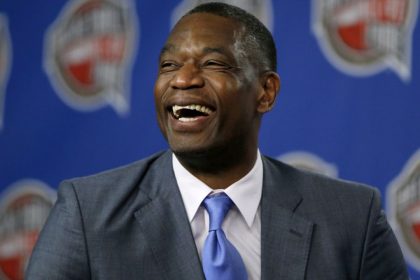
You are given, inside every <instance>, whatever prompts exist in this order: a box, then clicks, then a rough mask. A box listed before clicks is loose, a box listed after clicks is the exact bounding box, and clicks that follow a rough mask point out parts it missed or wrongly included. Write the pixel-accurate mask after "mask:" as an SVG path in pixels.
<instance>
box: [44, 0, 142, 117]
mask: <svg viewBox="0 0 420 280" xmlns="http://www.w3.org/2000/svg"><path fill="white" fill-rule="evenodd" d="M137 25H138V20H137V15H136V14H135V7H134V1H133V0H71V1H69V2H68V4H67V5H66V6H65V7H64V9H63V11H62V12H61V14H60V15H59V17H58V18H57V19H56V21H55V22H54V23H53V25H52V26H51V27H50V29H49V31H48V33H47V36H46V42H45V54H44V55H45V68H46V72H47V74H48V76H49V78H50V81H51V82H52V84H53V86H54V88H55V90H56V92H57V93H58V94H59V96H60V97H61V98H62V100H63V101H64V102H66V103H67V104H68V105H70V106H71V107H73V108H75V109H79V110H86V111H90V110H95V109H98V108H100V107H103V106H105V105H110V106H112V107H113V108H114V109H115V110H116V111H117V112H118V113H119V114H126V113H128V111H129V107H130V101H129V96H130V95H129V94H130V84H131V64H132V61H133V56H134V51H135V50H136V48H137V46H136V42H137V33H138V32H137Z"/></svg>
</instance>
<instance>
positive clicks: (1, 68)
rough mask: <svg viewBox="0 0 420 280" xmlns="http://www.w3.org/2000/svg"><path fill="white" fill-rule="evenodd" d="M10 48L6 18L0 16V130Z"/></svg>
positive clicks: (10, 53) (0, 127) (10, 55)
mask: <svg viewBox="0 0 420 280" xmlns="http://www.w3.org/2000/svg"><path fill="white" fill-rule="evenodd" d="M11 57H12V48H11V40H10V35H9V28H8V26H7V18H6V16H4V15H2V14H0V130H1V129H2V127H3V116H4V101H5V97H6V84H7V80H8V78H9V69H10V64H11Z"/></svg>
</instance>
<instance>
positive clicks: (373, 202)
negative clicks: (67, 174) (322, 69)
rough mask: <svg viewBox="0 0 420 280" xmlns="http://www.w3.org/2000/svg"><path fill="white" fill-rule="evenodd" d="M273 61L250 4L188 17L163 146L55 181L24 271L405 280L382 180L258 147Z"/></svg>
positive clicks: (166, 78) (270, 99)
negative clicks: (301, 164) (334, 171)
mask: <svg viewBox="0 0 420 280" xmlns="http://www.w3.org/2000/svg"><path fill="white" fill-rule="evenodd" d="M275 71H276V51H275V46H274V41H273V39H272V36H271V34H270V33H269V31H268V30H267V29H266V28H265V27H264V26H263V25H262V24H261V23H260V22H259V21H258V20H257V19H256V18H254V17H253V16H251V15H249V14H248V13H246V12H244V11H242V10H240V9H238V8H236V7H232V6H229V5H226V4H214V3H213V4H203V5H200V6H198V7H197V8H195V9H193V10H192V11H190V12H189V13H188V14H187V15H185V16H184V17H183V18H182V19H181V20H180V21H179V22H178V23H177V25H176V26H175V27H174V29H173V30H172V32H171V34H170V36H169V38H168V40H167V42H166V44H165V46H164V47H163V49H162V51H161V54H160V66H159V74H158V78H157V81H156V85H155V103H156V111H157V116H158V122H159V125H160V128H161V130H162V133H163V135H164V136H165V138H166V139H167V141H168V143H169V146H170V148H171V151H168V152H164V153H159V154H156V155H153V156H151V157H149V158H147V159H144V160H141V161H139V162H137V163H134V164H131V165H128V166H125V167H122V168H119V169H116V170H112V171H108V172H105V173H101V174H98V175H94V176H90V177H85V178H79V179H73V180H69V181H65V182H64V183H62V185H61V186H60V189H59V194H58V200H57V203H56V205H55V207H54V209H53V210H52V212H51V215H50V217H49V219H48V221H47V223H46V225H45V228H44V230H43V232H42V234H41V236H40V238H39V241H38V243H37V246H36V248H35V250H34V253H33V255H32V258H31V262H30V264H29V267H28V271H27V279H148V280H149V279H204V278H207V279H247V278H248V279H287V280H291V279H323V280H325V279H334V280H337V279H378V280H379V279H381V280H382V279H407V278H408V277H407V272H406V269H405V265H404V261H403V259H402V256H401V251H400V249H399V247H398V244H397V242H396V240H395V237H394V235H393V233H392V230H391V229H390V227H389V225H388V223H387V221H386V218H385V216H384V214H383V211H382V210H381V208H380V197H379V194H378V191H377V190H374V189H372V188H369V187H366V186H362V185H358V184H355V183H350V182H343V181H337V180H333V179H330V178H326V177H323V176H320V175H315V174H310V173H306V172H303V171H298V170H296V169H294V168H292V167H290V166H287V165H285V164H282V163H280V162H278V161H275V160H273V159H270V158H267V157H264V156H261V155H260V154H259V151H258V131H259V127H260V123H261V118H262V115H263V114H264V113H266V112H267V111H269V110H270V109H271V108H272V106H273V104H274V101H275V99H276V96H277V92H278V90H279V87H280V80H279V76H278V75H277V74H276V72H275ZM221 192H222V193H224V194H221ZM222 200H223V201H227V204H217V203H218V202H217V203H216V204H212V203H213V202H214V201H222ZM223 203H224V202H223ZM212 205H213V206H212ZM214 205H216V206H215V207H214ZM220 205H223V206H220ZM226 205H228V206H226ZM212 207H213V208H212ZM214 212H217V213H219V212H223V214H221V215H219V216H217V215H218V214H217V215H216V214H214ZM226 212H227V214H226ZM219 214H220V213H219ZM215 215H216V216H217V218H214V217H216V216H215ZM216 219H219V220H220V221H219V224H220V223H222V224H223V226H220V225H218V226H215V224H216V222H215V220H216ZM209 220H210V221H209ZM209 224H210V225H209ZM214 242H215V243H214ZM215 244H216V245H215ZM213 245H214V246H213ZM217 262H219V263H217ZM231 262H232V263H234V264H232V263H231ZM220 263H223V264H222V265H220ZM226 273H230V276H229V277H230V278H229V277H227V276H225V274H226ZM235 273H236V274H235ZM238 275H240V276H238Z"/></svg>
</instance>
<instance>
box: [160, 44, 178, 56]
mask: <svg viewBox="0 0 420 280" xmlns="http://www.w3.org/2000/svg"><path fill="white" fill-rule="evenodd" d="M174 49H175V46H174V45H172V44H166V45H164V46H163V48H162V49H161V50H160V53H159V58H161V57H162V55H164V54H165V53H167V52H170V51H172V50H174Z"/></svg>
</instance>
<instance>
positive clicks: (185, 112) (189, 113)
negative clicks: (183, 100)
mask: <svg viewBox="0 0 420 280" xmlns="http://www.w3.org/2000/svg"><path fill="white" fill-rule="evenodd" d="M168 110H169V112H170V113H171V114H172V116H173V117H174V118H175V119H177V120H179V121H181V122H191V121H195V120H197V119H198V118H200V117H208V116H209V115H210V114H211V113H212V112H214V110H213V109H212V108H209V107H207V106H203V105H197V104H190V105H186V106H180V105H173V106H171V107H169V108H168Z"/></svg>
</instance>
